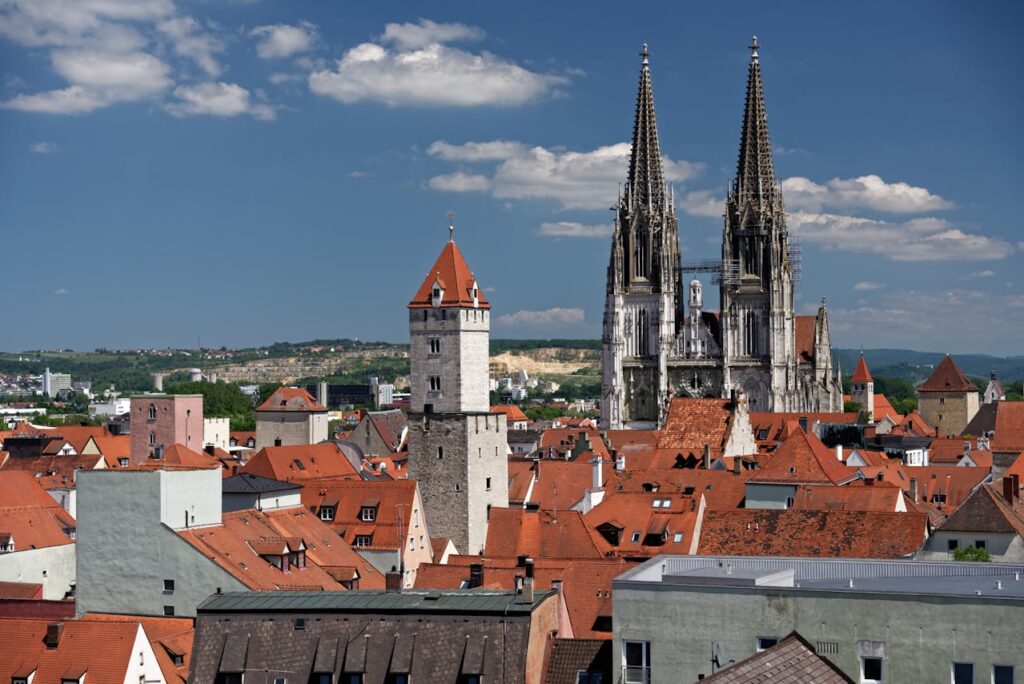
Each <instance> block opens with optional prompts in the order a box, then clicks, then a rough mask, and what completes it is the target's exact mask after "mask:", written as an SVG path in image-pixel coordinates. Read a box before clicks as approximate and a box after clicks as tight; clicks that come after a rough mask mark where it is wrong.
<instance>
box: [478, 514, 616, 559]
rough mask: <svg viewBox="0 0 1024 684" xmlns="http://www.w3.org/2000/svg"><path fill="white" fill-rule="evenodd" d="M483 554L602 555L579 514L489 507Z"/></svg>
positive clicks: (541, 556)
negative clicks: (489, 516)
mask: <svg viewBox="0 0 1024 684" xmlns="http://www.w3.org/2000/svg"><path fill="white" fill-rule="evenodd" d="M484 555H486V556H504V557H508V558H511V557H514V556H520V555H526V556H532V557H533V558H572V559H575V558H600V557H602V556H603V555H604V554H603V553H602V551H601V550H600V549H598V546H597V544H596V543H595V541H594V539H593V538H592V537H591V534H590V532H589V531H588V529H587V525H586V523H584V521H583V517H582V516H581V515H580V512H579V511H571V510H570V511H565V510H563V511H543V510H542V511H527V510H523V509H521V508H492V509H491V519H490V522H489V524H488V526H487V543H486V545H485V547H484Z"/></svg>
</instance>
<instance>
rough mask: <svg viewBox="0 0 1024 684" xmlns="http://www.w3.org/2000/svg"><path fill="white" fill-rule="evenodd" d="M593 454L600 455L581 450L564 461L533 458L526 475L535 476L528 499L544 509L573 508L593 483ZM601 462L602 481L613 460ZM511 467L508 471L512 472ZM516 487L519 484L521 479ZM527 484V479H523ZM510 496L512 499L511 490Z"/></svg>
mask: <svg viewBox="0 0 1024 684" xmlns="http://www.w3.org/2000/svg"><path fill="white" fill-rule="evenodd" d="M594 458H602V457H601V456H598V455H597V454H594V453H593V452H588V453H586V454H583V455H582V456H580V457H579V458H578V459H576V460H575V461H563V460H560V459H553V458H547V459H541V460H538V461H533V463H532V467H531V468H530V472H529V477H530V478H533V479H535V481H534V483H533V491H532V492H531V495H530V502H532V503H535V504H537V505H538V506H540V508H542V509H543V510H548V511H551V510H561V509H563V508H572V507H573V506H575V505H576V504H577V503H579V502H580V500H581V499H583V497H584V495H585V494H586V493H587V490H588V489H590V488H591V485H592V484H593V479H594V476H593V473H594V466H593V464H592V463H591V461H592V460H593V459H594ZM604 460H605V463H604V464H603V466H602V469H601V473H602V479H603V482H602V484H604V483H606V482H607V481H608V477H609V474H610V473H611V472H612V470H613V468H612V465H613V464H612V462H611V461H610V460H609V459H607V458H605V459H604ZM511 472H512V471H511V469H510V474H511ZM518 479H519V480H520V482H517V483H516V487H517V488H518V487H520V486H522V485H523V484H524V483H523V482H522V481H521V480H524V479H526V477H525V476H524V477H520V478H518ZM525 484H526V486H529V483H528V482H527V483H525ZM509 496H510V500H511V494H510V495H509Z"/></svg>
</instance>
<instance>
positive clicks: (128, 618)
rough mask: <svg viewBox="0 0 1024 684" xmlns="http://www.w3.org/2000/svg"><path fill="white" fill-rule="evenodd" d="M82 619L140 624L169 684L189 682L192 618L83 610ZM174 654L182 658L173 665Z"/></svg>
mask: <svg viewBox="0 0 1024 684" xmlns="http://www.w3.org/2000/svg"><path fill="white" fill-rule="evenodd" d="M82 619H83V620H89V621H93V622H128V623H141V624H142V629H143V630H144V631H145V633H146V638H147V639H149V645H150V646H152V647H153V652H154V653H156V659H157V662H159V663H160V671H161V672H162V673H163V675H164V679H166V680H167V682H168V684H172V683H173V684H178V683H179V682H180V683H182V684H184V682H187V681H188V666H189V662H190V661H191V660H192V642H193V640H194V638H195V623H194V621H193V620H192V618H173V617H141V616H138V615H114V614H110V613H86V614H85V615H83V616H82ZM172 654H173V655H172ZM173 656H178V657H180V658H181V659H182V662H181V664H180V665H175V664H174V660H173Z"/></svg>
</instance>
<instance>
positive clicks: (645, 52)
mask: <svg viewBox="0 0 1024 684" xmlns="http://www.w3.org/2000/svg"><path fill="white" fill-rule="evenodd" d="M640 56H641V57H643V58H644V60H643V62H642V64H643V65H644V66H648V65H650V63H651V60H650V56H651V53H650V51H649V50H648V49H647V43H644V48H643V49H642V50H641V51H640Z"/></svg>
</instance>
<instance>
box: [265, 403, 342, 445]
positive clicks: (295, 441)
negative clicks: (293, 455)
mask: <svg viewBox="0 0 1024 684" xmlns="http://www.w3.org/2000/svg"><path fill="white" fill-rule="evenodd" d="M326 439H327V414H326V413H312V412H307V411H257V412H256V451H259V450H260V449H262V448H263V447H268V446H277V440H281V444H280V446H296V445H301V444H317V443H319V442H322V441H324V440H326Z"/></svg>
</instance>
